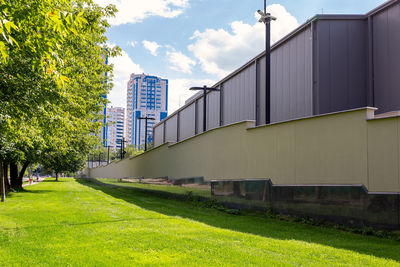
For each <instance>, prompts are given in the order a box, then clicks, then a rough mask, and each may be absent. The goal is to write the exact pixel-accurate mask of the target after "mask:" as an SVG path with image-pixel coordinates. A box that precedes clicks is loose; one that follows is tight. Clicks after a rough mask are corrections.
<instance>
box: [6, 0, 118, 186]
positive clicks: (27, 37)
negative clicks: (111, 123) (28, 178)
mask: <svg viewBox="0 0 400 267" xmlns="http://www.w3.org/2000/svg"><path fill="white" fill-rule="evenodd" d="M0 7H1V8H0V9H1V10H2V11H1V12H0V33H2V34H1V35H0V52H1V56H0V74H1V75H2V79H1V80H0V155H2V159H6V160H7V161H9V162H10V168H11V167H12V169H13V172H12V175H11V181H12V186H13V187H15V188H17V189H18V188H20V187H21V186H22V175H23V173H24V170H23V169H24V168H26V166H28V165H29V164H30V163H32V162H40V161H46V160H47V159H48V155H50V154H52V153H59V154H58V155H72V154H75V155H76V153H73V152H71V151H75V152H76V151H79V152H80V153H82V154H84V155H86V154H87V152H88V151H89V150H90V149H92V147H94V146H95V145H94V144H95V142H96V137H95V133H96V132H98V131H99V128H100V123H99V122H98V121H99V120H98V118H99V114H100V112H99V111H100V110H101V109H102V107H103V106H104V104H105V101H106V100H105V99H104V98H103V97H102V95H105V94H107V92H108V91H109V90H110V88H111V83H110V82H109V78H110V77H112V75H107V76H106V75H104V74H105V73H109V74H111V73H112V66H108V65H106V64H104V61H105V57H110V56H114V55H116V54H117V53H118V52H119V49H118V48H110V47H108V46H107V39H106V37H105V36H104V34H105V31H106V28H107V27H108V26H109V25H108V23H107V21H106V17H108V16H112V15H113V14H114V13H115V11H116V10H115V7H113V6H109V7H106V8H101V7H99V6H98V5H95V4H94V3H93V2H92V1H91V0H77V1H72V0H26V1H23V2H15V1H11V0H0ZM96 121H97V122H96ZM77 137H79V138H78V140H79V142H85V145H82V144H80V145H77V146H75V144H76V142H75V141H74V139H73V138H77ZM72 141H74V142H72ZM77 147H79V148H81V149H82V150H76V148H77ZM18 162H20V163H21V165H22V170H21V172H20V173H19V175H15V166H17V163H18ZM0 163H1V162H0ZM2 166H3V164H0V168H3V167H2ZM17 172H18V170H17ZM16 176H17V177H16ZM20 178H21V179H20Z"/></svg>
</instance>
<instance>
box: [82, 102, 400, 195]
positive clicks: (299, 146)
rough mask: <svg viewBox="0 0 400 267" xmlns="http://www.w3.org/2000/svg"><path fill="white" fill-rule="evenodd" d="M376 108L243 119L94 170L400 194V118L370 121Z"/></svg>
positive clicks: (103, 174) (119, 174)
mask: <svg viewBox="0 0 400 267" xmlns="http://www.w3.org/2000/svg"><path fill="white" fill-rule="evenodd" d="M371 113H373V110H372V109H359V110H352V111H346V112H341V113H334V114H327V115H322V116H318V117H311V118H306V119H300V120H293V121H289V122H284V123H276V124H271V125H265V126H260V127H255V128H254V125H255V123H254V121H246V122H240V123H236V124H232V125H227V126H224V127H220V128H217V129H213V130H210V131H207V132H205V133H202V134H200V135H197V136H195V137H192V138H189V139H186V140H184V141H182V142H178V143H176V144H173V145H169V144H164V145H161V146H159V147H157V148H154V149H152V150H150V151H148V152H147V153H144V154H142V155H139V156H136V157H133V158H130V159H125V160H122V161H120V162H118V163H112V164H110V165H108V166H106V167H99V168H95V169H92V170H91V171H90V176H91V177H100V178H101V177H109V178H118V177H140V176H143V177H165V176H168V177H169V178H184V177H198V176H203V177H204V178H205V179H206V180H211V179H246V178H269V179H271V181H272V182H273V183H274V184H285V185H310V184H322V185H323V184H337V185H341V184H343V185H354V184H358V185H359V184H363V185H365V186H366V188H367V189H368V190H369V191H372V192H400V177H399V171H398V169H399V166H400V157H399V154H400V136H399V133H400V131H399V130H400V118H399V117H392V118H381V119H373V120H367V115H368V117H371Z"/></svg>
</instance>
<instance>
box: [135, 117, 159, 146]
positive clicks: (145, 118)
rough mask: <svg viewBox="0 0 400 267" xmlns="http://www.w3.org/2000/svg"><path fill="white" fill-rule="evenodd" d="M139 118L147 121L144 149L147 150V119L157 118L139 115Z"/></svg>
mask: <svg viewBox="0 0 400 267" xmlns="http://www.w3.org/2000/svg"><path fill="white" fill-rule="evenodd" d="M138 120H144V121H145V129H144V132H145V133H144V151H147V121H148V120H151V121H154V120H155V119H154V118H152V117H148V116H147V115H146V117H139V118H138Z"/></svg>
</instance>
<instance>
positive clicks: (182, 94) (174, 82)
mask: <svg viewBox="0 0 400 267" xmlns="http://www.w3.org/2000/svg"><path fill="white" fill-rule="evenodd" d="M214 84H215V81H214V80H209V79H169V80H168V114H171V113H173V112H174V111H175V110H177V109H178V108H180V107H181V106H183V105H184V104H185V101H186V100H187V99H188V98H189V97H191V96H192V95H194V94H196V93H197V91H190V90H189V88H190V87H193V86H203V85H207V86H213V85H214Z"/></svg>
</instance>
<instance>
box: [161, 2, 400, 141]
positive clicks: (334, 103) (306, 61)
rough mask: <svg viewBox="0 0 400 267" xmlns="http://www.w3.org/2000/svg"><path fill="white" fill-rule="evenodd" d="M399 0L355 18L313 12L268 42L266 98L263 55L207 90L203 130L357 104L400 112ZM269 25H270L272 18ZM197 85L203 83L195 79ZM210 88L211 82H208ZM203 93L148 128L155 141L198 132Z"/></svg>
mask: <svg viewBox="0 0 400 267" xmlns="http://www.w3.org/2000/svg"><path fill="white" fill-rule="evenodd" d="M399 12H400V1H398V0H391V1H387V2H386V3H385V4H383V5H381V6H379V7H377V8H375V9H374V10H371V11H370V12H368V13H367V14H361V15H328V14H327V15H316V16H314V17H312V18H311V19H309V20H307V21H306V22H305V23H304V24H302V25H300V26H299V27H298V28H297V29H295V30H294V31H292V32H291V33H289V34H288V35H286V36H285V37H284V38H282V39H281V40H279V41H277V42H276V43H275V44H274V45H273V46H272V47H271V86H270V88H269V90H270V98H269V99H268V103H266V94H265V92H266V86H265V52H263V53H261V54H259V55H257V56H256V57H254V58H252V59H250V60H249V61H248V62H246V63H245V64H244V65H243V66H242V67H240V68H239V69H237V70H235V71H233V72H232V73H231V74H229V75H228V76H227V77H225V78H223V79H222V80H220V81H219V82H217V83H216V84H215V85H213V86H212V87H217V88H220V91H214V92H209V93H207V107H206V114H207V115H206V116H207V117H206V118H205V119H206V126H207V127H206V128H207V130H210V129H214V128H218V127H222V126H226V125H230V124H232V123H237V122H240V121H244V120H251V121H255V122H256V125H258V126H260V125H264V124H266V113H267V111H268V113H269V114H270V123H279V122H283V121H289V120H294V119H299V118H306V117H312V116H319V115H322V114H327V113H333V112H340V111H344V110H350V109H356V108H361V107H366V106H369V107H376V108H377V109H378V110H377V114H381V113H386V112H391V111H397V110H400V90H399V85H400V75H399V71H400V49H399V47H400V30H399V29H400V16H398V14H400V13H399ZM271 27H274V23H272V25H271ZM198 86H202V84H199V85H198ZM209 86H210V85H209ZM202 125H203V94H202V93H198V94H195V95H194V96H193V97H191V98H190V99H188V101H186V102H185V105H184V106H183V107H181V108H179V109H178V110H177V111H175V112H173V113H172V114H170V115H169V116H168V117H167V118H166V119H165V120H164V121H163V122H161V123H158V124H156V125H155V127H154V146H155V147H156V146H159V145H161V144H163V143H166V142H179V141H182V140H185V139H187V138H191V137H192V136H195V135H198V134H201V133H202V132H203V128H202Z"/></svg>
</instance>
